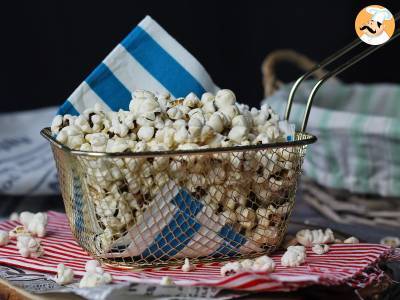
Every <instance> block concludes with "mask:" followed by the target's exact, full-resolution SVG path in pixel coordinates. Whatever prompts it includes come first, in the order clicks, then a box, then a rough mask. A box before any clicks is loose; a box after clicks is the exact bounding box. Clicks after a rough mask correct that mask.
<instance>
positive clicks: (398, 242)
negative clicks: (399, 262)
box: [380, 236, 400, 248]
mask: <svg viewBox="0 0 400 300" xmlns="http://www.w3.org/2000/svg"><path fill="white" fill-rule="evenodd" d="M380 243H381V244H382V245H388V246H390V247H392V248H397V247H399V246H400V239H399V238H398V237H396V236H385V237H384V238H382V239H381V241H380Z"/></svg>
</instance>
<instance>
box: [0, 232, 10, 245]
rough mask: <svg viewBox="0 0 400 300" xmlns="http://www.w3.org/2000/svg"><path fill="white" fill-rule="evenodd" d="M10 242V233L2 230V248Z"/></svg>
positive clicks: (0, 239) (0, 237)
mask: <svg viewBox="0 0 400 300" xmlns="http://www.w3.org/2000/svg"><path fill="white" fill-rule="evenodd" d="M9 242H10V238H9V236H8V232H7V231H4V230H0V246H5V245H7V244H8V243H9Z"/></svg>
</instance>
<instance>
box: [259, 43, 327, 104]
mask: <svg viewBox="0 0 400 300" xmlns="http://www.w3.org/2000/svg"><path fill="white" fill-rule="evenodd" d="M281 62H290V63H292V64H294V65H296V66H297V67H298V68H299V69H301V70H302V71H304V72H308V71H310V70H311V69H312V68H313V67H314V66H315V65H317V63H316V62H315V61H313V60H311V59H310V58H309V57H307V56H306V55H303V54H301V53H298V52H296V51H294V50H290V49H279V50H275V51H272V52H271V53H269V54H268V55H267V56H266V57H265V59H264V61H263V63H262V65H261V72H262V85H263V88H264V96H266V97H268V96H271V95H273V94H274V93H275V92H276V91H277V90H278V89H279V88H280V87H281V86H282V84H283V82H282V81H280V80H279V78H278V77H277V76H276V72H275V71H276V68H277V65H278V64H279V63H281ZM325 74H326V71H324V70H323V69H318V70H316V71H315V72H314V73H313V75H314V77H315V78H317V79H321V78H322V77H323V76H324V75H325Z"/></svg>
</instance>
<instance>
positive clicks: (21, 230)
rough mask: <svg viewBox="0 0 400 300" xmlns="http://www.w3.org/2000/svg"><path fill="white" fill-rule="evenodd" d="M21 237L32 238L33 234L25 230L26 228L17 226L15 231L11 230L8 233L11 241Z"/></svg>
mask: <svg viewBox="0 0 400 300" xmlns="http://www.w3.org/2000/svg"><path fill="white" fill-rule="evenodd" d="M20 235H28V236H30V235H31V234H30V233H29V232H28V231H27V230H26V229H25V227H24V226H16V227H15V228H14V229H13V230H10V231H9V232H8V236H9V238H10V240H15V239H16V238H18V236H20Z"/></svg>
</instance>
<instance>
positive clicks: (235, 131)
mask: <svg viewBox="0 0 400 300" xmlns="http://www.w3.org/2000/svg"><path fill="white" fill-rule="evenodd" d="M247 133H248V129H247V128H246V127H244V126H235V127H233V128H232V129H231V130H230V131H229V134H228V137H229V139H230V140H232V141H234V142H237V143H240V142H242V141H243V140H245V139H246V138H247Z"/></svg>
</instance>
